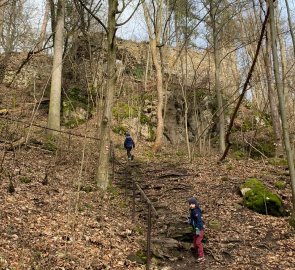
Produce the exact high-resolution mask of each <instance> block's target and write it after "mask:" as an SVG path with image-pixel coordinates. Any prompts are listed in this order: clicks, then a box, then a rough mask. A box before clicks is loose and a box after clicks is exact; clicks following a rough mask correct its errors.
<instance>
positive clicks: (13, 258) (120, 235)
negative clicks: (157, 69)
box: [0, 110, 295, 270]
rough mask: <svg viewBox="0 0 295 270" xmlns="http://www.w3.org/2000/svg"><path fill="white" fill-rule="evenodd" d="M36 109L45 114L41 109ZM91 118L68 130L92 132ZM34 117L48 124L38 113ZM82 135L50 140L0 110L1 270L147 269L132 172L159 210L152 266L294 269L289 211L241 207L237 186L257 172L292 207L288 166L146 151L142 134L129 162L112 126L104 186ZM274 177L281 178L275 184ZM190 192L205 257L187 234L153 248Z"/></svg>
mask: <svg viewBox="0 0 295 270" xmlns="http://www.w3.org/2000/svg"><path fill="white" fill-rule="evenodd" d="M18 113H19V112H18ZM21 113H22V112H21ZM18 116H19V115H18ZM5 117H11V118H15V115H13V114H12V113H11V114H8V115H5ZM38 117H39V118H38V119H44V118H42V110H40V112H39V115H38ZM18 119H20V118H19V117H18ZM21 119H27V121H28V119H30V115H23V113H22V117H21ZM91 121H92V122H91ZM91 121H90V122H88V123H87V124H86V125H82V126H80V127H78V128H76V129H73V130H71V132H72V133H75V134H77V133H79V134H82V135H83V136H84V135H87V136H94V131H95V119H93V120H91ZM37 123H38V124H39V125H40V126H46V122H45V121H44V120H43V122H42V120H38V122H37ZM28 131H30V132H28ZM28 134H29V136H28ZM27 136H28V137H27ZM83 136H82V137H79V136H74V135H68V134H63V135H62V136H61V137H60V139H59V141H58V142H52V141H50V140H49V139H48V138H47V137H46V135H45V133H44V130H43V129H42V128H40V127H32V128H31V129H30V127H29V125H27V124H24V123H20V122H12V121H9V120H3V118H2V119H1V140H0V147H1V156H0V162H1V166H0V171H1V178H0V233H1V237H0V269H3V270H4V269H6V270H13V269H15V270H16V269H19V270H20V269H24V270H25V269H32V270H33V269H35V270H38V269H40V270H46V269H81V270H82V269H89V270H90V269H97V270H98V269H105V270H106V269H111V270H123V269H130V270H136V269H138V270H139V269H145V266H144V265H142V264H140V263H138V262H135V261H134V260H133V258H134V254H136V253H137V254H139V253H144V252H145V243H146V231H147V228H146V224H147V220H146V214H147V207H146V205H145V204H144V202H143V200H142V199H140V196H139V194H138V193H137V197H136V213H135V218H134V220H132V191H131V188H130V179H129V178H130V177H131V178H132V179H133V180H136V181H137V182H138V184H139V185H140V186H141V187H142V189H143V191H144V192H145V194H146V195H147V196H148V198H150V200H151V201H152V202H153V204H154V205H155V208H156V210H157V212H158V217H157V218H156V217H154V216H153V219H152V251H153V252H154V253H157V255H158V258H157V259H155V258H153V260H152V267H151V269H158V270H161V269H162V270H181V269H182V270H186V269H187V270H188V269H190V270H191V269H249V270H250V269H251V270H252V269H267V270H268V269H284V270H287V269H295V233H294V230H293V229H292V228H291V227H290V226H289V224H288V217H273V216H268V215H261V214H257V213H255V212H253V211H251V210H249V209H247V208H246V207H244V206H243V202H242V197H241V196H240V194H239V186H240V185H241V184H242V183H243V182H244V181H245V180H246V179H248V178H251V177H255V178H259V179H262V180H263V181H264V183H265V184H266V185H267V186H268V187H269V188H271V189H272V190H274V191H275V192H276V193H278V194H279V195H280V196H281V197H282V199H283V201H284V205H285V207H286V208H287V209H289V210H290V209H291V196H292V194H291V183H290V178H289V176H288V170H287V168H286V166H275V165H272V164H271V163H270V162H268V160H265V159H261V160H253V159H240V160H237V159H234V158H230V157H229V158H228V159H226V161H225V162H222V163H219V162H218V156H215V155H212V156H206V157H195V159H194V161H193V163H192V164H190V163H188V162H187V158H186V156H185V152H184V151H177V153H178V154H176V149H174V148H172V147H167V148H164V149H163V151H162V152H161V153H160V154H153V153H152V150H151V147H150V145H149V143H146V142H140V141H137V146H136V149H135V150H134V154H135V160H134V161H132V162H127V161H126V156H125V155H126V154H125V151H124V149H123V148H122V141H123V140H124V138H122V137H119V136H116V135H113V138H112V139H113V146H114V149H115V158H116V159H115V163H114V175H112V177H113V176H114V178H113V181H112V183H111V185H110V187H109V188H108V190H107V191H106V192H103V191H101V190H99V189H97V187H96V184H95V174H96V163H97V151H96V149H97V141H95V140H94V139H91V138H90V139H87V138H85V137H83ZM23 137H25V138H28V140H27V144H26V145H25V144H24V141H23V140H22V138H23ZM9 141H14V144H11V143H10V142H9ZM181 153H183V154H181ZM111 171H112V170H111ZM126 180H127V181H126ZM278 180H280V181H284V182H286V187H285V188H283V189H278V188H276V187H275V183H276V181H278ZM128 181H129V182H128ZM125 182H127V191H126V190H125ZM128 183H129V184H128ZM125 195H126V196H125ZM192 196H196V198H197V199H198V201H199V202H200V206H201V208H202V210H203V217H204V221H205V226H206V229H205V234H206V242H205V243H204V249H205V256H206V261H205V262H204V263H202V264H197V263H196V258H195V257H194V256H193V255H192V253H191V251H190V247H191V244H190V243H189V242H179V243H177V244H176V248H175V246H174V247H173V248H171V249H170V250H169V249H166V250H165V251H163V250H162V251H161V250H160V251H159V249H157V250H156V249H155V246H156V240H159V241H160V246H161V243H162V244H163V247H164V243H166V242H165V241H166V240H169V239H170V240H171V239H172V238H173V236H175V234H176V233H177V226H178V225H180V224H182V228H184V229H185V228H187V227H188V226H189V225H187V224H186V223H185V220H186V217H187V216H188V204H187V199H188V198H189V197H192ZM212 224H213V225H214V226H213V225H212ZM179 233H180V234H181V233H182V232H181V231H180V232H179ZM162 240H163V242H161V241H162ZM173 243H174V244H175V242H173ZM158 246H159V244H158ZM161 252H162V253H161ZM170 252H171V254H170Z"/></svg>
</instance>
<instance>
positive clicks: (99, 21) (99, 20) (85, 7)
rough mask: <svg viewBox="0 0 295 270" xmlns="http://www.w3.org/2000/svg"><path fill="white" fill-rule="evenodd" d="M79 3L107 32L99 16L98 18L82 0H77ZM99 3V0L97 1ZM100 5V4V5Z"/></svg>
mask: <svg viewBox="0 0 295 270" xmlns="http://www.w3.org/2000/svg"><path fill="white" fill-rule="evenodd" d="M78 1H79V3H80V4H81V6H82V7H83V8H84V9H85V10H86V11H87V12H88V13H89V14H90V15H91V16H92V17H93V18H94V19H95V20H96V21H97V22H98V23H99V24H100V25H101V26H102V27H103V29H104V30H105V31H106V33H108V32H109V31H108V28H107V27H106V26H105V24H104V23H103V22H102V21H101V19H100V18H98V17H97V16H96V15H95V14H94V13H93V11H91V10H90V9H89V8H88V7H87V6H86V5H85V4H84V3H83V1H82V0H78ZM99 3H100V2H99ZM99 7H101V4H100V6H99Z"/></svg>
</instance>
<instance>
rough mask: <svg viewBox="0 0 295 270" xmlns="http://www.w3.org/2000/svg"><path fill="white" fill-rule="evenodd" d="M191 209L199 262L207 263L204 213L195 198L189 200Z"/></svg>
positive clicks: (191, 222)
mask: <svg viewBox="0 0 295 270" xmlns="http://www.w3.org/2000/svg"><path fill="white" fill-rule="evenodd" d="M188 203H189V207H190V217H189V221H190V222H189V223H190V224H191V225H192V227H193V229H194V241H193V244H194V248H195V250H196V251H197V253H198V259H197V262H203V261H205V257H204V249H203V244H202V240H203V238H204V222H203V219H202V211H201V209H200V206H199V204H198V202H197V200H196V199H195V198H190V199H189V200H188Z"/></svg>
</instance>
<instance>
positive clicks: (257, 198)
mask: <svg viewBox="0 0 295 270" xmlns="http://www.w3.org/2000/svg"><path fill="white" fill-rule="evenodd" d="M240 191H241V194H242V196H243V199H244V204H245V205H246V206H247V207H248V208H249V209H252V210H254V211H256V212H258V213H260V214H269V215H273V216H283V215H285V213H286V211H285V209H284V207H283V201H282V199H281V198H280V197H279V196H278V195H277V194H275V193H273V192H272V191H270V190H269V189H268V188H267V187H266V186H265V185H264V184H263V183H262V182H261V181H260V180H259V179H256V178H251V179H248V180H247V181H246V182H245V183H244V184H242V185H241V186H240Z"/></svg>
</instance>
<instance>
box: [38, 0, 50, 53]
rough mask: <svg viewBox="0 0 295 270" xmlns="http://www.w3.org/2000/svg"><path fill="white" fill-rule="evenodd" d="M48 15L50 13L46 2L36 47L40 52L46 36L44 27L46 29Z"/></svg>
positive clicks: (48, 3)
mask: <svg viewBox="0 0 295 270" xmlns="http://www.w3.org/2000/svg"><path fill="white" fill-rule="evenodd" d="M49 13H50V2H49V0H46V6H45V11H44V18H43V22H42V26H41V30H40V35H39V40H38V44H37V46H36V49H37V50H41V49H42V48H43V44H44V41H45V36H46V27H47V24H48V20H49Z"/></svg>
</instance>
